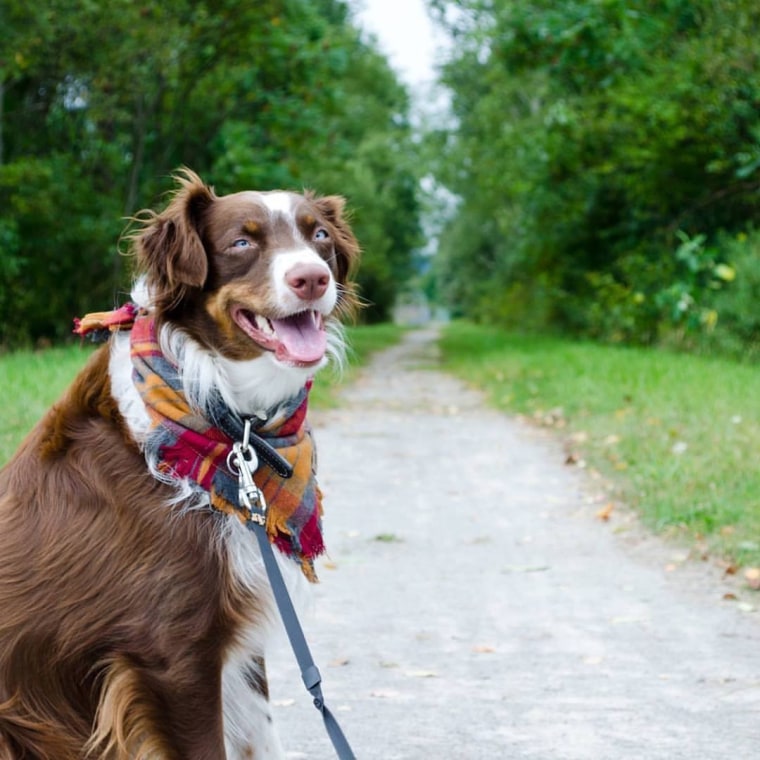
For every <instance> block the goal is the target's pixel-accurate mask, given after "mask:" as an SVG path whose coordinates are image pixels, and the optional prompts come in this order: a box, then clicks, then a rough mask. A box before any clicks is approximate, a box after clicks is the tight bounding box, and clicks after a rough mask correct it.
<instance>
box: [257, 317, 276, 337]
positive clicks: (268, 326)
mask: <svg viewBox="0 0 760 760" xmlns="http://www.w3.org/2000/svg"><path fill="white" fill-rule="evenodd" d="M256 327H258V329H259V330H261V332H264V333H268V334H269V335H274V328H273V327H272V323H271V322H270V321H269V320H268V319H267V318H266V317H262V316H261V314H257V315H256Z"/></svg>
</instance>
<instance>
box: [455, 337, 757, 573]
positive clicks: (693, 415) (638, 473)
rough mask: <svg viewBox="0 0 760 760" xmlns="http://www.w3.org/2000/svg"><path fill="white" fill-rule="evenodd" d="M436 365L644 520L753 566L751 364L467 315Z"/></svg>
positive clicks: (754, 421)
mask: <svg viewBox="0 0 760 760" xmlns="http://www.w3.org/2000/svg"><path fill="white" fill-rule="evenodd" d="M441 348H442V352H443V357H444V358H443V360H444V366H445V367H446V368H447V369H449V370H451V371H453V372H454V373H456V374H458V375H459V376H461V377H462V378H464V379H465V380H467V381H469V382H470V383H472V384H474V385H476V386H478V387H481V388H483V389H484V390H485V391H486V392H487V394H488V395H489V397H490V400H491V401H492V403H493V404H494V405H495V406H496V407H498V408H500V409H503V410H507V411H510V412H519V413H521V414H524V415H527V416H529V417H531V418H533V419H534V420H535V421H537V422H539V423H541V424H545V425H548V426H552V427H556V428H559V429H560V430H561V434H562V435H563V436H564V437H565V439H566V445H567V447H568V452H569V461H570V462H573V461H575V462H578V461H581V462H585V464H586V466H588V467H589V468H593V469H595V470H597V471H598V472H599V473H601V474H602V476H604V478H605V479H606V480H608V482H610V483H611V484H612V485H613V487H614V492H615V494H616V495H617V496H619V498H620V499H621V500H622V501H624V502H625V503H626V504H628V505H630V506H633V507H634V508H636V509H637V510H638V511H639V513H640V514H641V516H642V518H643V521H644V522H645V524H647V525H648V526H649V527H651V528H653V529H654V530H656V531H659V532H666V533H668V534H674V535H676V536H679V537H683V538H686V539H687V540H688V541H690V542H691V543H692V545H696V546H697V547H698V549H699V552H700V553H704V552H705V551H706V552H709V553H711V554H713V555H717V556H719V557H721V558H723V559H725V560H726V562H727V565H728V567H729V569H731V570H733V569H735V566H736V565H754V566H757V565H760V466H758V458H759V457H760V383H758V368H757V367H752V366H750V365H746V364H740V363H737V362H734V361H731V360H726V359H720V358H706V357H699V356H690V355H683V354H673V353H669V352H666V351H660V350H656V349H636V348H623V347H612V346H603V345H597V344H591V343H583V342H574V341H570V340H565V339H557V338H548V337H535V336H531V337H526V336H519V335H514V334H509V333H506V332H502V331H499V330H497V329H493V328H487V327H480V326H475V325H471V324H467V323H454V324H452V325H450V326H448V327H447V328H446V329H445V331H444V333H443V336H442V339H441Z"/></svg>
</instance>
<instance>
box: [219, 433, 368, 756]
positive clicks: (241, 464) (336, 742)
mask: <svg viewBox="0 0 760 760" xmlns="http://www.w3.org/2000/svg"><path fill="white" fill-rule="evenodd" d="M252 439H256V441H257V442H258V441H260V440H261V439H259V438H258V436H255V434H253V433H251V423H250V420H246V422H245V430H244V432H243V440H242V442H239V443H235V444H234V446H233V448H232V452H231V453H230V456H229V458H228V460H227V462H228V465H229V467H230V469H231V470H232V472H235V473H237V476H238V482H239V485H240V488H239V491H238V497H239V501H240V507H241V509H244V510H246V512H247V519H246V527H247V528H248V529H249V530H251V531H253V533H254V535H255V536H256V540H257V541H258V543H259V548H260V549H261V556H262V558H263V560H264V567H265V568H266V571H267V576H268V577H269V583H270V585H271V586H272V593H273V595H274V600H275V602H276V603H277V608H278V609H279V611H280V617H281V618H282V622H283V624H284V625H285V631H286V632H287V634H288V639H289V640H290V646H291V648H292V649H293V654H294V655H295V657H296V660H297V662H298V666H299V667H300V669H301V678H302V679H303V683H304V686H305V687H306V690H307V691H308V692H309V693H310V694H311V696H312V698H313V700H314V707H316V708H317V710H319V712H320V713H322V720H323V721H324V724H325V730H326V731H327V735H328V736H329V737H330V741H331V742H332V744H333V747H334V748H335V752H336V754H337V756H338V758H339V760H356V755H354V753H353V750H352V749H351V745H350V744H349V743H348V740H347V739H346V737H345V735H344V734H343V731H342V730H341V728H340V725H338V721H337V720H336V719H335V716H334V715H333V714H332V712H330V710H329V708H328V707H327V705H326V704H325V699H324V696H323V695H322V676H321V674H320V672H319V668H317V666H316V665H315V664H314V659H313V658H312V656H311V650H310V649H309V645H308V643H307V642H306V637H305V636H304V633H303V628H301V623H300V621H299V620H298V615H297V614H296V610H295V607H293V602H292V601H291V599H290V594H289V593H288V589H287V586H286V585H285V580H284V579H283V577H282V572H281V571H280V567H279V565H278V564H277V559H276V558H275V556H274V550H273V549H272V544H271V542H270V541H269V536H268V535H267V531H266V509H267V507H266V503H265V501H264V495H263V494H262V493H261V491H260V490H259V488H258V486H257V485H256V483H254V480H253V473H254V472H255V471H256V469H257V468H258V457H257V452H258V451H259V450H260V447H259V446H256V447H255V450H254V444H253V442H252ZM261 443H263V444H264V446H266V447H267V448H268V444H266V443H264V442H263V441H261ZM265 461H266V460H265Z"/></svg>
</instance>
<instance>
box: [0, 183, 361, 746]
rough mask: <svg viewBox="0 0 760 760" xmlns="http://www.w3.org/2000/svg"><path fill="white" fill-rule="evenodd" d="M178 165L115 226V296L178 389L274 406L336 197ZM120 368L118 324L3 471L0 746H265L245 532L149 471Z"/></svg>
mask: <svg viewBox="0 0 760 760" xmlns="http://www.w3.org/2000/svg"><path fill="white" fill-rule="evenodd" d="M178 182H179V187H178V189H177V191H176V192H175V194H174V196H173V198H172V200H171V202H170V203H169V205H168V207H167V208H166V210H164V211H163V212H162V213H159V214H150V216H149V218H148V219H147V220H146V221H145V222H144V225H143V227H142V229H141V230H140V231H139V232H138V233H137V234H136V235H135V237H134V248H135V251H136V254H137V260H138V264H139V267H140V269H141V272H142V274H141V277H140V279H138V281H137V282H138V284H137V286H136V289H135V292H134V293H133V299H134V300H135V301H136V302H137V303H138V305H139V306H140V307H141V308H142V309H143V310H144V312H147V313H148V314H152V315H153V316H154V317H155V321H156V324H157V325H158V327H159V330H160V341H161V346H162V349H163V351H164V352H165V354H166V355H167V356H168V357H169V358H170V359H171V360H172V362H173V363H174V364H175V365H176V366H177V367H178V368H179V373H180V378H181V382H182V387H183V390H184V393H185V395H186V396H187V398H188V399H189V400H190V401H191V402H192V404H193V405H194V407H195V408H196V409H200V410H201V411H202V410H204V408H205V405H206V404H207V403H208V400H209V398H210V397H211V396H212V395H213V394H216V396H217V397H219V395H221V398H223V400H224V403H225V404H226V405H227V406H228V407H229V408H230V409H231V410H233V411H234V412H236V413H239V414H240V415H249V414H254V413H258V414H262V413H263V414H266V413H271V410H273V409H275V410H276V409H277V407H278V405H279V404H281V403H283V402H284V401H286V400H287V399H289V398H291V397H293V395H294V394H297V393H298V392H299V390H300V389H301V388H303V386H304V384H305V383H306V382H307V380H308V378H309V377H310V376H311V375H313V374H314V372H315V371H316V370H318V369H319V368H320V367H322V366H323V364H324V363H325V362H326V361H327V359H326V354H329V353H331V352H332V353H336V354H340V351H341V348H342V342H341V333H340V328H339V327H338V326H337V321H336V315H337V314H338V313H339V312H341V311H345V310H348V309H350V308H351V307H352V306H353V305H354V301H355V297H354V294H353V289H352V286H351V283H350V281H349V277H350V272H351V270H352V267H353V265H354V263H355V262H356V260H357V257H358V246H357V243H356V240H355V238H354V236H353V234H352V232H351V230H350V228H349V227H348V225H347V223H346V221H345V219H344V216H343V200H342V199H340V198H338V197H323V198H318V197H313V196H311V195H308V194H307V195H298V194H294V193H288V192H280V191H277V192H252V191H251V192H242V193H235V194H232V195H226V196H217V195H216V194H215V193H214V192H213V190H212V189H210V188H209V187H207V186H206V185H204V183H203V182H202V181H201V180H200V178H198V177H197V176H196V175H195V174H193V173H192V172H189V171H185V172H183V173H182V174H181V175H180V176H179V177H178ZM331 325H332V326H333V327H331ZM132 373H133V369H132V362H131V357H130V338H129V332H128V331H120V332H115V333H114V334H113V336H112V337H111V339H110V341H109V343H108V344H107V345H106V346H104V347H101V348H100V349H99V350H98V351H96V353H95V354H94V355H93V357H92V358H91V360H90V361H89V363H88V364H87V366H86V367H85V368H84V370H83V371H82V372H81V373H80V375H79V376H78V377H77V378H76V379H75V380H74V382H73V384H72V385H71V387H70V388H69V389H68V390H67V392H66V393H65V394H64V396H63V397H62V398H61V400H60V401H59V402H58V403H57V404H56V405H55V406H54V407H53V408H52V409H51V410H50V411H49V412H48V414H47V415H46V416H45V417H44V419H43V420H42V421H41V422H40V423H39V424H38V425H37V426H36V427H35V429H34V430H33V431H32V432H31V433H30V435H29V436H28V437H27V438H26V440H25V441H24V443H23V444H22V445H21V447H20V449H19V451H18V452H17V453H16V455H15V456H14V457H13V459H12V460H11V461H10V463H9V464H8V465H7V466H6V467H5V469H3V470H2V472H1V473H0V760H18V759H20V758H35V759H44V760H75V759H76V760H81V759H82V758H85V757H97V758H162V759H171V760H223V759H224V758H227V759H228V760H236V759H238V758H240V759H241V760H242V759H243V758H255V759H256V760H268V759H270V758H280V757H282V756H283V755H282V749H281V747H280V743H279V740H278V738H277V735H276V732H275V730H274V728H273V726H272V719H271V715H270V710H269V704H268V694H267V681H266V676H265V672H264V667H263V663H264V659H263V658H264V645H265V639H266V634H267V631H268V628H269V624H270V622H271V620H272V618H273V616H274V615H275V614H276V613H274V612H273V611H272V600H271V592H270V591H269V590H268V588H269V587H268V582H267V580H266V577H265V575H264V573H263V568H262V564H261V557H260V555H259V553H258V549H257V547H256V541H255V539H254V537H253V535H252V534H251V533H249V532H248V531H247V530H246V528H245V527H244V526H243V525H242V524H241V523H240V521H239V520H238V519H237V518H235V517H232V516H227V515H223V514H220V513H216V512H213V511H212V510H211V509H210V508H208V506H207V502H206V501H204V500H203V499H200V500H199V496H198V493H197V491H195V490H193V489H190V488H189V487H187V485H186V484H184V485H183V483H181V482H180V483H175V484H174V485H172V484H171V483H167V482H166V478H160V477H156V472H155V464H151V465H149V464H148V463H146V458H145V456H144V452H143V443H144V441H145V439H146V436H147V434H148V431H149V429H150V418H149V415H148V413H147V411H146V408H145V405H144V403H143V400H142V398H141V396H140V394H139V393H138V392H137V391H136V389H135V386H134V382H133V375H132ZM262 410H263V411H262ZM280 564H281V566H282V567H283V569H284V570H285V571H286V572H287V573H288V576H289V577H290V578H291V580H292V581H293V582H294V583H297V582H299V581H298V579H302V578H303V576H302V574H301V573H300V571H299V569H298V565H297V564H296V563H295V562H293V561H292V560H291V559H289V558H282V559H281V561H280ZM304 585H306V584H304Z"/></svg>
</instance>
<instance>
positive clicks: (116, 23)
mask: <svg viewBox="0 0 760 760" xmlns="http://www.w3.org/2000/svg"><path fill="white" fill-rule="evenodd" d="M3 11H4V18H3V20H2V21H3V23H2V27H3V39H2V41H0V103H1V104H2V105H1V106H0V146H1V147H0V254H1V255H0V343H3V344H8V343H13V342H19V341H24V340H29V339H32V340H37V339H40V338H43V337H45V338H60V337H62V336H64V335H66V334H67V332H68V330H69V326H70V324H71V317H72V316H74V315H76V314H79V313H82V312H84V311H87V310H91V309H101V308H103V306H104V304H105V305H108V304H109V303H111V302H114V301H118V300H120V299H121V298H123V293H124V291H125V290H126V289H127V287H128V279H129V278H128V272H127V271H125V269H126V267H125V266H124V262H125V259H124V257H123V256H121V255H119V252H118V249H117V244H116V241H117V240H118V238H119V235H120V232H121V231H122V229H123V227H124V224H125V218H127V217H129V216H131V215H133V214H134V213H135V212H136V211H137V210H138V209H140V208H141V207H146V206H151V207H152V206H154V205H156V204H157V203H160V198H161V195H162V193H164V192H165V191H166V190H168V189H169V187H170V184H171V183H170V181H169V179H168V177H169V175H170V173H171V172H172V171H173V170H175V169H176V168H178V167H180V166H182V165H187V166H190V167H192V168H193V169H195V170H196V171H198V172H199V173H200V174H201V175H202V176H204V178H205V179H207V180H208V181H210V182H212V183H213V184H215V185H216V186H217V187H218V188H219V190H220V192H232V191H235V190H239V189H244V188H260V189H271V188H275V187H280V188H293V189H300V188H302V187H304V186H308V187H312V188H313V189H315V190H316V191H318V192H322V193H332V192H340V193H343V194H344V195H346V196H347V197H348V199H349V203H350V205H352V206H358V211H357V228H358V230H357V231H358V232H359V235H360V238H361V239H362V241H363V243H364V246H365V249H366V251H367V260H368V262H369V265H370V266H369V270H368V271H369V272H370V273H371V272H372V271H373V269H375V270H376V272H375V274H373V275H371V276H368V277H367V278H366V281H365V289H364V295H365V297H366V298H367V299H368V300H370V301H373V302H375V303H377V304H378V306H377V307H376V309H375V311H374V312H373V311H372V310H369V314H370V315H372V314H375V315H376V316H382V315H384V314H386V313H387V310H388V307H389V301H390V300H392V294H393V291H394V289H395V287H396V284H395V280H396V278H403V277H404V276H405V274H406V271H407V270H408V262H409V261H410V260H411V256H412V253H413V251H412V249H413V247H414V245H415V244H416V240H417V237H416V236H417V234H418V222H417V214H418V209H417V205H416V189H415V186H416V178H415V175H414V172H413V171H412V169H411V167H413V162H412V160H411V159H410V158H409V154H410V152H411V151H412V149H413V145H412V141H411V135H410V131H409V129H408V126H407V124H406V119H407V110H408V101H407V98H406V94H405V92H404V90H403V88H402V87H401V86H400V85H399V83H398V82H397V81H396V78H395V76H394V74H393V73H392V71H391V70H390V68H389V67H388V64H387V62H386V61H385V60H384V59H383V58H382V57H381V56H380V55H379V54H378V53H377V52H376V51H375V50H374V48H373V47H372V45H371V44H369V43H366V42H364V41H363V40H362V39H361V37H360V35H359V32H358V31H357V30H356V29H355V28H354V27H353V26H352V25H351V19H350V16H349V14H348V11H347V8H346V5H345V4H344V3H343V2H340V0H264V1H263V2H259V3H245V2H242V0H215V2H213V3H211V2H204V1H203V0H178V2H173V3H159V2H156V1H155V0H146V2H140V3H134V2H132V0H114V2H111V3H108V4H103V3H91V2H84V0H45V2H43V3H41V4H40V3H37V4H35V5H34V7H32V6H29V5H28V4H27V3H21V2H17V0H13V1H12V2H9V1H8V0H6V2H4V4H3ZM369 77H372V78H373V82H372V86H367V80H368V78H369ZM379 146H382V147H379ZM394 156H395V158H397V159H398V160H397V162H396V163H395V164H393V165H389V164H388V162H390V161H391V158H392V157H394ZM386 158H387V161H386V160H384V159H386ZM410 188H411V191H410ZM369 199H372V207H371V211H368V212H365V211H363V210H362V209H363V208H368V207H369ZM377 219H382V220H383V221H382V222H380V223H378V222H377V221H376V220H377ZM396 219H399V220H401V223H400V225H399V224H397V223H396ZM394 236H395V239H396V243H397V245H395V246H393V247H391V246H386V245H385V240H386V238H391V239H393V238H394ZM386 258H387V259H388V260H387V261H385V259H386ZM373 261H376V265H375V264H373ZM377 272H379V273H380V275H379V276H376V275H377Z"/></svg>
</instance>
